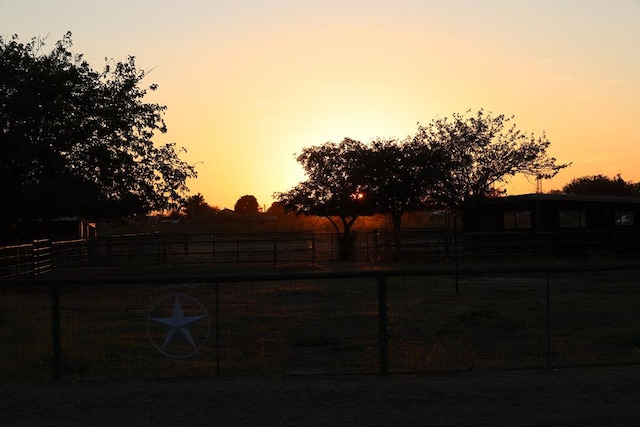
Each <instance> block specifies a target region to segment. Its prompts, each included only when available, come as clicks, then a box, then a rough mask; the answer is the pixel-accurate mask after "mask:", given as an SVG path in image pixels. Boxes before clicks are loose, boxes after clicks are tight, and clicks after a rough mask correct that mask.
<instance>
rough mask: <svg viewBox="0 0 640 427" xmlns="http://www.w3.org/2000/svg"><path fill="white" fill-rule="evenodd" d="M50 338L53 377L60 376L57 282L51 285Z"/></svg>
mask: <svg viewBox="0 0 640 427" xmlns="http://www.w3.org/2000/svg"><path fill="white" fill-rule="evenodd" d="M51 338H52V343H53V379H54V380H55V381H59V380H60V379H61V378H62V362H61V357H60V354H61V353H62V349H61V346H60V289H59V288H58V284H56V283H54V284H52V285H51Z"/></svg>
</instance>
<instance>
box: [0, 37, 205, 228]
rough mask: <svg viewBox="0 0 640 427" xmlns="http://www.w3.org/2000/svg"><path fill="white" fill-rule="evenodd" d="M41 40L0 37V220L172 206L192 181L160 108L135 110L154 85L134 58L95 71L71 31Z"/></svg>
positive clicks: (117, 215) (116, 215) (143, 210)
mask: <svg viewBox="0 0 640 427" xmlns="http://www.w3.org/2000/svg"><path fill="white" fill-rule="evenodd" d="M44 45H45V42H44V40H42V39H35V38H34V39H32V40H31V41H30V42H28V43H22V42H20V41H19V39H18V37H17V36H13V37H11V38H10V39H7V40H5V39H3V38H2V37H0V88H2V90H0V182H2V184H3V191H2V192H0V217H1V218H5V219H33V218H53V217H58V216H69V215H79V216H85V217H92V218H96V219H98V218H121V217H126V216H131V215H135V214H139V213H147V212H150V211H154V210H166V209H171V208H174V209H175V208H178V207H179V206H181V205H182V203H183V194H184V193H185V192H186V191H187V187H186V184H185V183H186V180H187V179H188V178H190V177H195V176H196V173H195V170H194V168H193V167H192V166H190V165H189V164H187V163H186V162H184V161H182V160H180V158H179V157H178V152H177V149H176V146H175V144H173V143H169V144H166V145H162V146H155V145H154V144H153V142H152V139H153V137H154V134H155V133H156V132H161V133H164V132H166V125H165V123H164V120H163V115H164V111H165V109H166V107H164V106H162V105H158V104H153V103H145V102H143V98H144V97H145V95H146V93H147V90H155V89H156V88H157V86H156V85H155V84H152V85H150V86H148V87H147V88H143V87H141V86H140V85H141V83H142V80H143V79H144V78H145V76H146V73H145V72H144V71H142V70H139V69H138V68H137V67H136V64H135V60H134V57H129V58H128V59H127V60H126V61H124V62H117V63H113V62H107V63H106V65H105V67H104V70H103V71H101V72H98V71H95V70H93V69H92V68H91V67H90V66H89V64H88V63H87V62H86V61H85V60H84V59H83V57H82V55H74V54H73V53H72V52H71V46H72V40H71V33H67V34H66V35H65V36H64V37H63V39H62V40H60V41H58V42H57V43H56V44H55V46H54V47H53V49H52V50H51V52H49V53H43V48H44Z"/></svg>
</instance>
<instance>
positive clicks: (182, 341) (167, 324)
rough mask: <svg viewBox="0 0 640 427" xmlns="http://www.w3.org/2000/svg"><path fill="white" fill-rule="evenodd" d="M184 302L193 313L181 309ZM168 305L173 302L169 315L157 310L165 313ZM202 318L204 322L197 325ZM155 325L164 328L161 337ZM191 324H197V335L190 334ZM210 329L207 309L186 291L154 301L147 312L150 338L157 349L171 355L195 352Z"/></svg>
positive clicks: (185, 356) (200, 346) (189, 355)
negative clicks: (163, 314) (185, 312)
mask: <svg viewBox="0 0 640 427" xmlns="http://www.w3.org/2000/svg"><path fill="white" fill-rule="evenodd" d="M185 303H186V304H187V305H188V306H189V308H190V309H191V311H195V314H194V315H190V316H185V314H184V310H183V304H185ZM168 306H172V308H171V314H170V316H165V317H161V316H158V314H160V313H166V312H167V311H168V310H167V309H168ZM205 320H206V322H205V325H203V326H200V325H198V323H202V322H203V321H205ZM154 325H156V326H158V325H159V326H160V327H161V328H163V329H164V331H163V334H162V335H164V336H163V337H161V334H160V332H159V331H157V329H158V328H154ZM194 327H198V333H197V335H196V338H194V336H193V334H192V329H193V328H194ZM209 330H210V326H209V315H208V313H207V311H206V309H205V308H204V306H203V305H202V304H201V303H200V302H199V301H198V300H196V299H195V298H193V297H191V296H189V295H184V294H174V295H169V296H166V297H164V298H162V299H160V300H158V302H156V304H154V306H153V308H152V309H151V310H150V311H149V314H148V316H147V335H148V336H149V340H150V341H151V343H152V344H153V346H154V347H155V348H156V349H157V350H158V351H159V352H160V353H162V354H164V355H165V356H168V357H171V358H187V357H191V356H193V355H194V354H196V353H197V352H198V351H199V350H200V349H201V348H202V346H204V344H205V343H206V342H207V340H208V338H209ZM160 342H161V344H160Z"/></svg>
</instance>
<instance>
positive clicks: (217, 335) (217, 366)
mask: <svg viewBox="0 0 640 427" xmlns="http://www.w3.org/2000/svg"><path fill="white" fill-rule="evenodd" d="M218 287H219V283H218V282H216V283H215V292H216V301H215V306H216V314H215V322H216V327H215V331H216V377H218V378H219V377H220V292H219V288H218Z"/></svg>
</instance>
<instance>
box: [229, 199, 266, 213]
mask: <svg viewBox="0 0 640 427" xmlns="http://www.w3.org/2000/svg"><path fill="white" fill-rule="evenodd" d="M233 210H234V211H235V212H236V213H240V214H256V213H258V212H260V205H258V200H257V199H256V198H255V197H254V196H251V195H245V196H242V197H240V198H239V199H238V201H237V202H236V204H235V206H234V207H233Z"/></svg>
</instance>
